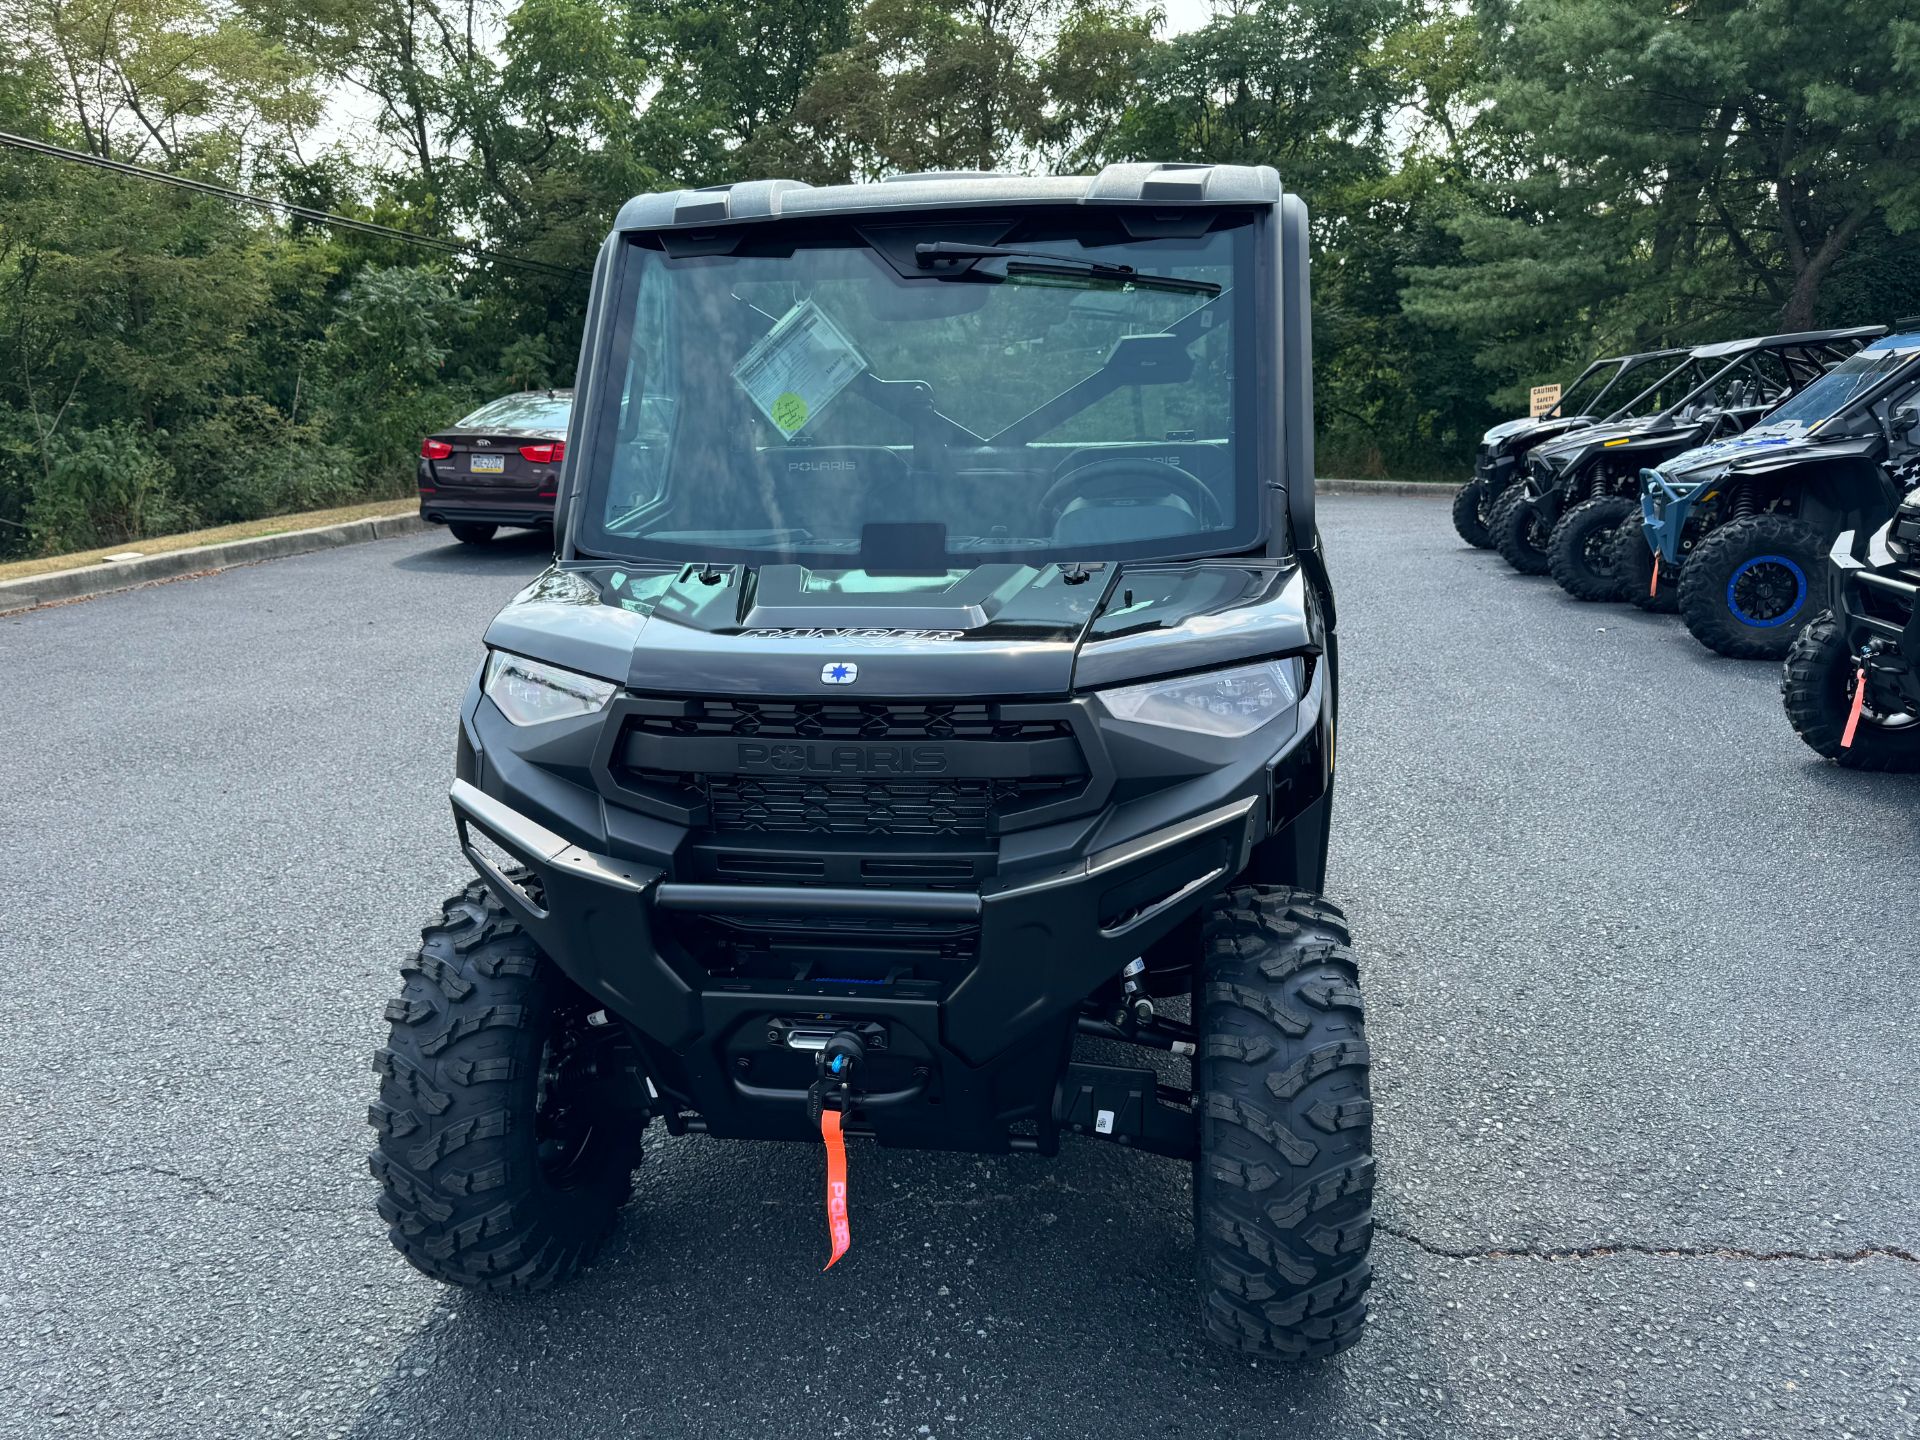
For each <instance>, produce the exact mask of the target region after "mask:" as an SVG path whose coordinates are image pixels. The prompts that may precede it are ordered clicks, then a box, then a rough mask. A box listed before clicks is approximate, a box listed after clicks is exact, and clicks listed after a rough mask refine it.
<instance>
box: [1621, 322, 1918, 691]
mask: <svg viewBox="0 0 1920 1440" xmlns="http://www.w3.org/2000/svg"><path fill="white" fill-rule="evenodd" d="M1916 400H1920V333H1913V334H1906V335H1890V336H1888V337H1887V338H1886V339H1884V340H1877V341H1875V342H1874V343H1873V344H1871V345H1869V346H1868V347H1867V348H1866V349H1864V350H1862V351H1860V352H1859V353H1858V354H1856V355H1854V356H1853V357H1852V358H1851V359H1849V360H1846V361H1844V362H1843V363H1841V364H1839V365H1837V366H1835V367H1834V368H1833V369H1832V370H1830V371H1828V372H1827V373H1826V374H1825V375H1823V376H1822V377H1821V378H1820V379H1818V380H1816V381H1815V382H1814V383H1813V384H1812V385H1810V386H1808V387H1807V388H1806V389H1805V390H1802V391H1801V392H1800V393H1799V394H1798V395H1796V396H1794V397H1793V399H1791V400H1789V401H1788V402H1787V403H1786V404H1784V405H1782V406H1781V407H1780V408H1779V409H1778V410H1775V411H1774V412H1773V413H1772V414H1770V415H1768V416H1766V417H1764V418H1763V419H1762V420H1761V421H1760V423H1759V424H1757V425H1755V426H1754V427H1753V428H1752V429H1750V430H1747V431H1746V432H1744V433H1743V434H1739V435H1733V436H1729V437H1728V438H1726V439H1724V440H1716V441H1714V442H1713V443H1712V444H1710V445H1702V446H1700V447H1698V448H1697V449H1693V450H1688V451H1686V452H1684V453H1683V454H1680V455H1676V456H1674V457H1673V458H1672V459H1671V460H1668V461H1666V462H1665V463H1664V464H1662V465H1660V466H1658V467H1656V468H1652V469H1648V470H1646V471H1644V472H1643V473H1642V476H1641V483H1642V487H1643V490H1642V494H1641V499H1640V506H1641V515H1640V524H1639V525H1634V526H1628V527H1622V533H1621V534H1620V536H1619V537H1618V538H1617V539H1616V540H1615V542H1614V543H1615V545H1616V547H1617V548H1616V551H1615V554H1614V556H1613V557H1612V569H1613V573H1614V574H1615V575H1617V576H1618V577H1620V579H1621V581H1622V583H1623V585H1624V586H1626V587H1627V588H1628V591H1629V594H1630V595H1632V596H1635V597H1636V598H1637V597H1638V596H1640V595H1642V594H1644V595H1646V596H1647V597H1649V598H1652V597H1657V596H1658V595H1659V593H1660V591H1661V589H1662V588H1665V589H1666V590H1667V591H1669V592H1670V593H1672V594H1673V595H1675V596H1676V597H1677V599H1678V604H1679V609H1680V614H1681V616H1682V618H1684V619H1685V621H1686V623H1687V629H1689V630H1690V631H1692V632H1693V634H1694V637H1695V638H1696V639H1698V640H1699V641H1700V643H1701V644H1703V645H1706V646H1708V647H1709V648H1710V649H1713V650H1717V651H1719V652H1720V653H1721V654H1722V655H1732V656H1736V657H1741V658H1746V659H1772V660H1777V659H1779V658H1781V657H1782V656H1783V655H1785V654H1786V653H1787V647H1788V646H1789V645H1791V644H1792V643H1793V640H1794V637H1795V636H1796V635H1798V634H1799V633H1800V629H1801V627H1802V626H1803V625H1805V624H1806V623H1807V621H1808V620H1809V619H1811V618H1812V616H1813V614H1814V612H1815V610H1817V609H1818V608H1819V603H1820V601H1819V595H1818V588H1819V587H1818V583H1817V582H1818V577H1819V575H1820V573H1821V568H1822V567H1821V561H1822V560H1823V558H1824V557H1825V556H1826V553H1827V550H1828V548H1829V547H1830V546H1831V545H1832V544H1833V541H1834V539H1835V538H1836V537H1837V536H1838V535H1839V534H1840V533H1841V532H1842V531H1843V530H1861V531H1865V530H1872V529H1876V528H1877V527H1878V526H1879V525H1880V524H1881V523H1882V522H1883V521H1885V520H1887V519H1888V518H1889V517H1890V516H1891V515H1892V514H1893V511H1894V507H1895V506H1897V505H1898V504H1899V503H1900V497H1901V496H1902V495H1903V494H1904V493H1905V492H1906V483H1905V479H1904V477H1905V476H1906V474H1907V473H1908V472H1909V471H1910V470H1911V468H1912V466H1913V465H1914V463H1915V461H1916V460H1920V434H1917V433H1916V431H1917V430H1920V409H1917V408H1916V407H1915V401H1916Z"/></svg>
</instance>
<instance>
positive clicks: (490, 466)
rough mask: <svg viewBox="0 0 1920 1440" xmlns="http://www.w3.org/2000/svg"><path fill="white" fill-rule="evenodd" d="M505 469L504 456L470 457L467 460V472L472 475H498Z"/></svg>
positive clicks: (505, 458)
mask: <svg viewBox="0 0 1920 1440" xmlns="http://www.w3.org/2000/svg"><path fill="white" fill-rule="evenodd" d="M506 468H507V457H506V456H504V455H471V456H469V457H468V458H467V470H468V472H469V473H471V474H474V475H498V474H500V473H501V472H502V471H504V470H505V469H506Z"/></svg>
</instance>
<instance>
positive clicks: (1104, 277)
mask: <svg viewBox="0 0 1920 1440" xmlns="http://www.w3.org/2000/svg"><path fill="white" fill-rule="evenodd" d="M913 257H914V263H915V264H917V265H918V266H919V267H920V268H921V269H922V270H932V271H935V272H937V273H945V274H950V275H959V274H966V273H968V272H970V271H971V270H972V269H973V266H974V265H976V264H977V263H979V262H980V261H982V260H1005V261H1006V262H1007V270H1006V273H1007V274H1008V275H1009V276H1012V275H1051V276H1058V277H1060V278H1062V279H1085V280H1094V281H1110V282H1112V283H1114V284H1118V285H1132V286H1136V287H1138V288H1139V289H1142V290H1172V291H1176V292H1178V293H1180V294H1183V295H1218V294H1219V293H1220V287H1219V286H1218V285H1216V284H1215V283H1214V282H1213V281H1211V280H1189V279H1186V278H1185V277H1183V276H1180V275H1153V274H1149V273H1147V272H1145V271H1141V270H1136V269H1134V268H1133V266H1131V265H1121V264H1119V263H1117V262H1115V261H1112V260H1081V259H1078V258H1076V257H1074V256H1071V255H1054V254H1050V253H1049V252H1047V251H1045V250H1018V249H1014V248H1012V247H1010V246H1005V245H966V244H962V243H961V242H959V241H955V240H934V241H931V242H929V243H926V244H921V245H916V246H914V247H913Z"/></svg>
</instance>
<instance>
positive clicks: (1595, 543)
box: [1580, 525, 1613, 575]
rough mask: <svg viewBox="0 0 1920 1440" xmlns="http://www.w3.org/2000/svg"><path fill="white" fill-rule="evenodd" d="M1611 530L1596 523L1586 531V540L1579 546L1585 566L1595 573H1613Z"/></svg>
mask: <svg viewBox="0 0 1920 1440" xmlns="http://www.w3.org/2000/svg"><path fill="white" fill-rule="evenodd" d="M1612 540H1613V532H1612V531H1611V530H1609V529H1608V528H1607V527H1606V526H1605V525H1596V526H1594V527H1593V528H1592V529H1591V530H1589V531H1588V532H1587V538H1586V542H1585V543H1584V544H1583V545H1581V547H1580V554H1581V558H1582V559H1584V560H1585V561H1586V565H1587V568H1588V569H1589V570H1591V571H1593V572H1594V574H1596V575H1610V574H1612V573H1613V545H1612Z"/></svg>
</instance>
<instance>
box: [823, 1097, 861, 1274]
mask: <svg viewBox="0 0 1920 1440" xmlns="http://www.w3.org/2000/svg"><path fill="white" fill-rule="evenodd" d="M820 1138H821V1139H822V1140H824V1141H826V1142H827V1231H828V1233H829V1234H831V1235H832V1236H833V1255H832V1257H831V1258H830V1259H829V1260H828V1261H827V1263H826V1264H825V1265H822V1266H821V1267H820V1268H821V1269H822V1270H831V1269H832V1268H833V1266H834V1262H835V1261H837V1260H838V1259H839V1258H840V1257H841V1256H842V1255H844V1254H846V1253H847V1247H848V1246H850V1245H852V1244H853V1227H852V1226H850V1225H849V1224H848V1223H847V1142H846V1141H845V1140H843V1139H842V1138H841V1137H840V1112H839V1111H838V1110H822V1111H821V1112H820Z"/></svg>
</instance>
